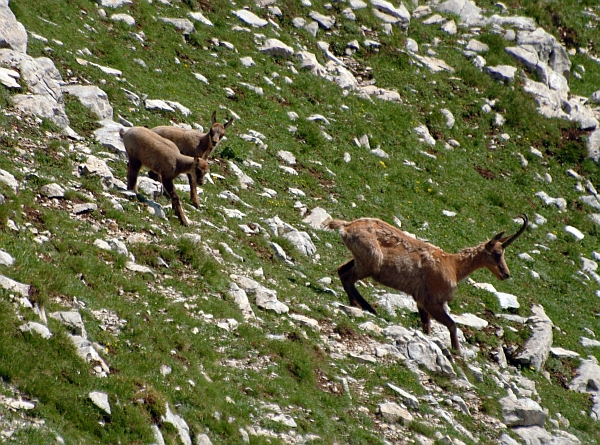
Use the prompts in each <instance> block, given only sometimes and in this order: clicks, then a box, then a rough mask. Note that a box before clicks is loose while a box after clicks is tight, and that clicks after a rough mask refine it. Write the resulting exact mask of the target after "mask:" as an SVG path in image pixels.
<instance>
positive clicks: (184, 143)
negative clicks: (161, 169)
mask: <svg viewBox="0 0 600 445" xmlns="http://www.w3.org/2000/svg"><path fill="white" fill-rule="evenodd" d="M232 123H233V118H231V119H230V120H229V121H227V122H225V124H220V123H219V122H217V112H216V111H213V114H212V118H211V123H210V125H211V127H210V130H209V132H208V133H202V132H200V131H198V130H184V129H183V128H178V127H170V126H167V125H163V126H160V127H155V128H153V129H152V131H154V132H155V133H156V134H158V135H160V136H162V137H163V138H166V139H169V140H170V141H172V142H173V143H175V145H177V148H178V149H179V152H180V153H181V154H183V155H186V156H194V157H199V158H202V159H204V160H205V161H208V156H209V155H210V153H211V152H212V151H213V150H214V148H215V147H216V146H217V144H218V143H219V142H220V141H221V139H222V138H223V136H225V129H226V128H227V127H229V126H230V125H231V124H232ZM150 177H151V178H152V179H156V180H158V179H157V178H156V177H154V175H152V174H151V175H150ZM188 181H189V183H190V200H191V201H192V205H193V206H194V207H199V206H200V203H199V202H198V194H197V193H196V184H195V183H194V182H193V181H192V176H191V175H189V174H188Z"/></svg>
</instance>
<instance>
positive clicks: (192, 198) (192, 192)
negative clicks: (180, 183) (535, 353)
mask: <svg viewBox="0 0 600 445" xmlns="http://www.w3.org/2000/svg"><path fill="white" fill-rule="evenodd" d="M187 177H188V182H189V183H190V201H192V205H193V206H194V207H196V208H198V207H200V202H199V201H198V192H197V191H196V182H195V181H194V179H193V178H192V175H191V174H189V173H188V174H187Z"/></svg>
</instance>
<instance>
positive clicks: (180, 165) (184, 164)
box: [177, 155, 194, 173]
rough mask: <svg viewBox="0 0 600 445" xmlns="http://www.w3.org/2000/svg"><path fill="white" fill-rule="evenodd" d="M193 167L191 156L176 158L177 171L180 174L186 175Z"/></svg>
mask: <svg viewBox="0 0 600 445" xmlns="http://www.w3.org/2000/svg"><path fill="white" fill-rule="evenodd" d="M193 166H194V158H192V157H191V156H184V155H179V156H177V171H178V172H180V173H188V172H190V171H191V170H192V167H193Z"/></svg>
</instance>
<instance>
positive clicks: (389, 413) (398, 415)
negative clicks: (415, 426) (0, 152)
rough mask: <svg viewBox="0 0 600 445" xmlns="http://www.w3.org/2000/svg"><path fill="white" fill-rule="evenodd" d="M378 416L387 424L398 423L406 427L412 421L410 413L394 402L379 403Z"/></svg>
mask: <svg viewBox="0 0 600 445" xmlns="http://www.w3.org/2000/svg"><path fill="white" fill-rule="evenodd" d="M379 414H380V415H381V416H382V417H383V418H384V419H385V420H387V421H389V422H394V423H396V422H398V423H401V424H402V425H404V426H408V424H409V423H410V422H412V420H413V416H412V414H411V413H409V412H408V411H407V410H405V409H404V408H402V407H401V406H400V405H398V404H396V403H394V402H387V403H381V404H380V405H379Z"/></svg>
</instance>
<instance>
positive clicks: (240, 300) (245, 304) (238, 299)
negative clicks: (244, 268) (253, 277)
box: [229, 283, 254, 320]
mask: <svg viewBox="0 0 600 445" xmlns="http://www.w3.org/2000/svg"><path fill="white" fill-rule="evenodd" d="M229 295H231V297H232V298H233V301H234V302H235V303H236V304H237V305H238V307H239V308H240V310H241V311H242V315H243V317H244V319H246V320H248V319H250V318H254V311H253V310H252V306H250V301H248V295H247V294H246V292H245V291H244V289H241V288H240V287H239V286H238V285H237V284H236V283H230V285H229Z"/></svg>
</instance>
